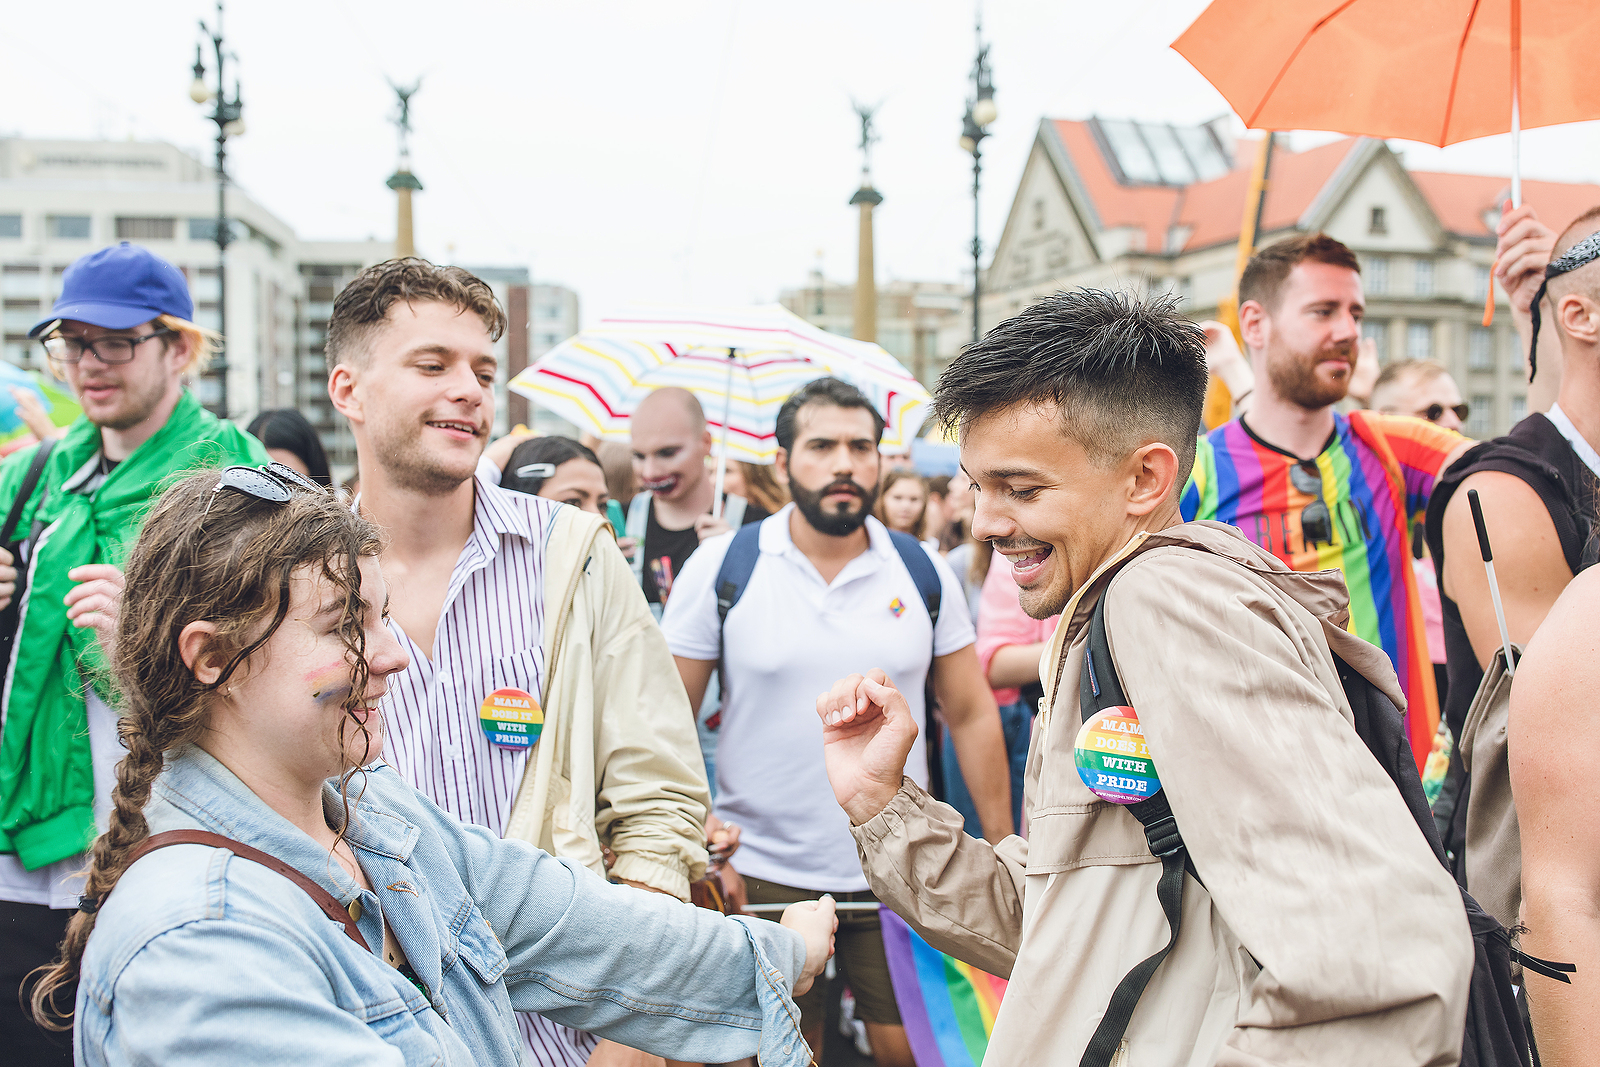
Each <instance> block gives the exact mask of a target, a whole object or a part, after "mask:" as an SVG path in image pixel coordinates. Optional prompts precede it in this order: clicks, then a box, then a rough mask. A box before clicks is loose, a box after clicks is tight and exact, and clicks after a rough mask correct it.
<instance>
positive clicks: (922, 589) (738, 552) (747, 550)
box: [712, 516, 943, 633]
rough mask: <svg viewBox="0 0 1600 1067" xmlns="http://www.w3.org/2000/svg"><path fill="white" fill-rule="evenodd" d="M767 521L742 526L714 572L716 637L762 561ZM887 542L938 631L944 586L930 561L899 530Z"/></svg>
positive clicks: (913, 542)
mask: <svg viewBox="0 0 1600 1067" xmlns="http://www.w3.org/2000/svg"><path fill="white" fill-rule="evenodd" d="M774 517H775V516H774ZM767 521H768V520H767V519H762V520H761V522H752V523H750V524H749V525H747V526H741V527H740V528H739V532H738V533H736V534H734V535H733V544H731V545H729V546H728V554H727V555H726V556H723V557H722V567H721V569H720V570H718V571H717V583H716V585H715V586H713V587H712V588H714V589H715V590H716V591H717V625H718V631H719V633H720V631H721V627H723V626H726V625H727V623H728V612H730V611H732V610H733V606H734V605H735V604H737V603H738V602H739V598H740V597H741V596H743V595H744V589H745V586H747V585H749V584H750V575H752V574H754V573H755V569H756V563H757V561H759V560H760V559H761V527H762V526H763V525H764V524H765V523H766V522H767ZM889 540H890V541H892V542H893V543H894V549H895V551H896V552H898V553H900V560H901V562H903V563H904V564H905V565H906V570H908V571H910V572H911V580H912V581H913V582H915V583H916V585H917V592H918V594H920V595H921V597H922V604H923V606H924V607H926V608H927V609H928V621H930V622H931V623H933V625H934V628H935V629H937V628H938V626H939V597H940V594H941V593H942V592H943V586H941V585H940V584H939V572H938V571H936V570H934V568H933V561H932V560H930V559H929V558H928V553H926V552H925V551H923V549H922V543H921V542H920V541H918V540H917V539H916V538H915V537H912V536H911V535H910V534H906V533H901V532H900V531H899V530H890V531H889Z"/></svg>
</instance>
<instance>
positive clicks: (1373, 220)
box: [1367, 207, 1389, 235]
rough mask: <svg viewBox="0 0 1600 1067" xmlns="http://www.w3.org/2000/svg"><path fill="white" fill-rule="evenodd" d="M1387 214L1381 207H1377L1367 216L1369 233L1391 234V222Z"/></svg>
mask: <svg viewBox="0 0 1600 1067" xmlns="http://www.w3.org/2000/svg"><path fill="white" fill-rule="evenodd" d="M1385 215H1386V212H1385V211H1384V210H1383V208H1381V207H1375V208H1373V209H1372V210H1371V212H1369V213H1368V215H1367V232H1368V233H1371V234H1380V235H1381V234H1386V233H1388V232H1389V220H1388V219H1387V218H1386V217H1385Z"/></svg>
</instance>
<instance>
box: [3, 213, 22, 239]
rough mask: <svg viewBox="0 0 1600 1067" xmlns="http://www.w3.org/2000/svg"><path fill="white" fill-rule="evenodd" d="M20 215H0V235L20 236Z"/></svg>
mask: <svg viewBox="0 0 1600 1067" xmlns="http://www.w3.org/2000/svg"><path fill="white" fill-rule="evenodd" d="M21 236H22V216H21V215H0V237H21Z"/></svg>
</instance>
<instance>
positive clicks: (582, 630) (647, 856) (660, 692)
mask: <svg viewBox="0 0 1600 1067" xmlns="http://www.w3.org/2000/svg"><path fill="white" fill-rule="evenodd" d="M545 567H546V570H545V574H546V578H545V583H544V620H545V623H544V627H545V632H544V662H545V692H544V693H543V697H544V701H543V702H544V714H545V723H544V733H543V734H542V735H541V736H540V738H539V745H538V748H537V749H536V750H535V751H534V754H533V757H532V758H531V759H529V760H528V765H527V768H526V769H525V770H524V771H523V779H522V785H521V787H520V788H519V789H518V791H517V799H516V802H515V804H514V806H513V807H512V810H511V817H510V818H509V819H508V820H507V822H506V833H505V836H506V837H509V838H519V839H521V840H523V841H529V842H532V843H533V844H535V845H538V846H539V847H540V848H542V849H544V850H545V851H546V852H549V853H550V854H551V855H553V856H561V857H564V858H567V859H572V860H576V861H577V862H579V863H581V864H583V865H584V866H586V867H588V868H589V869H590V870H592V871H594V872H595V873H596V874H598V875H600V876H601V877H605V876H606V874H607V873H608V872H607V871H606V867H605V862H604V860H603V858H602V857H603V853H602V852H601V846H602V845H604V846H606V847H609V848H610V849H611V850H612V851H613V852H614V853H616V857H617V859H616V865H615V866H614V867H612V868H611V870H610V872H609V873H610V876H611V877H612V878H615V879H618V880H621V879H627V880H629V881H635V882H641V883H643V884H645V885H647V886H650V887H651V888H653V889H659V890H661V891H662V892H665V893H671V894H672V895H673V896H676V897H678V898H679V899H681V900H687V899H689V883H690V882H692V881H695V880H696V879H698V878H700V877H701V876H702V875H704V874H705V869H706V849H705V821H706V813H707V812H708V811H710V810H711V792H710V789H709V787H708V786H707V784H706V770H705V761H704V759H703V757H702V756H701V754H700V740H699V736H698V735H697V734H696V733H695V724H694V712H693V711H691V710H690V708H689V697H688V695H687V694H685V693H684V691H683V682H682V681H681V680H680V679H679V677H678V668H677V666H676V665H675V664H674V663H673V661H672V654H671V653H670V652H669V651H667V639H666V637H664V636H663V635H662V633H661V627H659V626H657V625H656V621H655V617H654V616H652V615H651V614H650V606H649V605H648V604H647V603H645V599H644V594H643V593H641V592H640V591H639V585H638V583H637V582H635V581H634V580H633V574H632V572H631V571H630V570H629V569H628V563H627V561H626V560H624V559H623V558H622V553H621V552H620V551H618V549H617V545H616V540H615V538H613V537H612V536H611V534H610V532H609V531H608V530H607V529H606V521H605V520H604V519H603V518H601V517H600V516H598V515H591V514H589V513H588V512H586V511H579V510H578V509H577V508H561V509H559V512H558V515H557V518H556V521H555V522H554V523H552V524H551V529H550V532H549V534H548V535H547V539H546V541H545Z"/></svg>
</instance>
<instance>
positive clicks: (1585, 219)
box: [1550, 204, 1600, 259]
mask: <svg viewBox="0 0 1600 1067" xmlns="http://www.w3.org/2000/svg"><path fill="white" fill-rule="evenodd" d="M1597 229H1600V204H1596V205H1595V206H1594V207H1592V208H1590V209H1589V210H1588V211H1585V212H1584V213H1583V214H1582V215H1579V216H1578V217H1577V218H1575V219H1573V220H1572V221H1571V222H1569V223H1567V228H1566V229H1564V230H1562V231H1561V236H1560V237H1557V238H1556V243H1555V247H1553V248H1552V249H1550V258H1551V259H1560V258H1561V257H1562V255H1564V254H1565V253H1566V251H1567V249H1569V248H1571V247H1572V246H1573V245H1575V244H1577V243H1578V242H1579V241H1581V240H1583V239H1584V238H1585V237H1587V236H1589V235H1590V234H1591V233H1593V232H1594V231H1595V230H1597Z"/></svg>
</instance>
